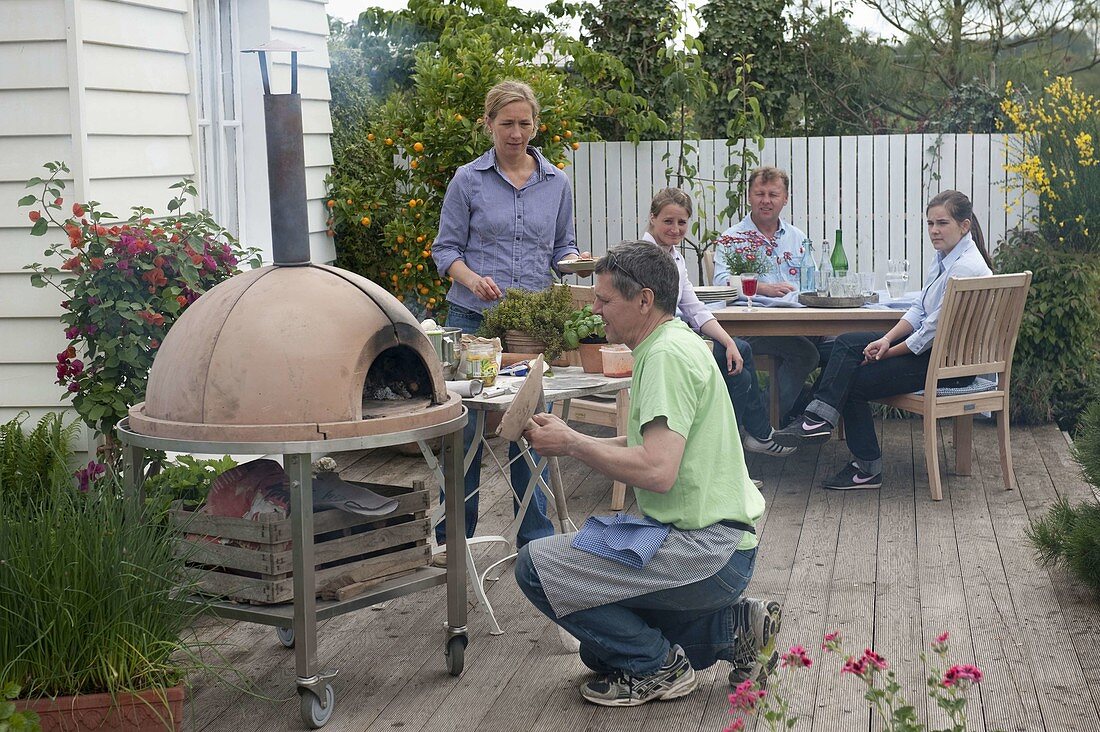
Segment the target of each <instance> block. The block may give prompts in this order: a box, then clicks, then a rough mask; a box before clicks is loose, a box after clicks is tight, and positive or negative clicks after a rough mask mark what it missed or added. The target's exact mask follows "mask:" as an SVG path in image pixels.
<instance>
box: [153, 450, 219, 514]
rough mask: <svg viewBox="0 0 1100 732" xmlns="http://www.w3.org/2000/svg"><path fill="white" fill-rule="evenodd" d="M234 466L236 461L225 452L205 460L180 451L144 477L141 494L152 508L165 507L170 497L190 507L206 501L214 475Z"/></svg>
mask: <svg viewBox="0 0 1100 732" xmlns="http://www.w3.org/2000/svg"><path fill="white" fill-rule="evenodd" d="M235 467H237V461H236V460H234V459H233V458H231V457H229V456H228V455H223V456H222V457H220V458H210V459H207V460H200V459H199V458H196V457H194V456H192V455H180V456H179V457H177V458H176V459H175V460H173V461H172V462H169V463H166V464H164V465H162V466H161V468H160V472H158V473H156V474H155V475H152V476H150V477H149V478H147V479H146V480H145V484H144V489H145V495H146V496H147V497H148V501H149V502H150V503H151V504H152V506H153V510H154V511H163V510H167V509H168V507H169V506H170V505H171V503H172V501H183V502H184V503H186V504H188V506H190V507H192V508H194V507H197V506H198V505H199V504H202V503H204V502H205V501H206V494H207V493H209V492H210V486H211V484H213V482H214V479H215V478H217V477H218V476H219V475H221V474H222V473H224V472H225V471H227V470H229V469H230V468H235Z"/></svg>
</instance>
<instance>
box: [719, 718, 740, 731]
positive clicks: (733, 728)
mask: <svg viewBox="0 0 1100 732" xmlns="http://www.w3.org/2000/svg"><path fill="white" fill-rule="evenodd" d="M743 729H745V719H744V717H738V718H737V719H735V720H733V721H732V722H730V725H729V727H726V728H725V729H724V730H722V732H741V730H743Z"/></svg>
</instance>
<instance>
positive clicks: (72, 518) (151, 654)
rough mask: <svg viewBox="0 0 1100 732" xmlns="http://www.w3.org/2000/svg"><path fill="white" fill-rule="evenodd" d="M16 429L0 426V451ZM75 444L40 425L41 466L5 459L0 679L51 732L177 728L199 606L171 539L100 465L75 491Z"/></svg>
mask: <svg viewBox="0 0 1100 732" xmlns="http://www.w3.org/2000/svg"><path fill="white" fill-rule="evenodd" d="M51 419H53V420H54V421H56V418H51ZM18 431H20V424H19V422H18V420H16V421H13V422H9V423H8V424H6V425H0V444H6V443H7V442H8V439H9V438H13V436H14V434H15V433H16V432H18ZM70 437H71V434H70V433H68V432H67V431H66V430H65V429H61V430H55V429H53V422H51V423H50V424H46V425H44V426H43V425H42V424H40V427H39V428H37V429H35V430H32V431H31V433H30V435H28V440H30V444H31V446H33V447H36V448H40V449H39V450H38V452H39V455H43V456H49V457H48V459H44V460H33V461H28V460H26V459H25V457H21V456H20V454H17V453H15V452H14V451H9V452H3V453H2V454H0V526H3V527H4V529H3V531H0V557H3V558H4V561H2V562H0V627H2V628H3V629H4V631H3V632H2V633H0V679H4V680H5V682H6V684H8V685H10V686H13V687H14V686H17V687H19V688H20V691H19V697H20V698H19V699H18V700H16V701H15V710H16V711H20V712H23V711H30V712H34V713H36V714H37V715H38V717H39V718H40V721H41V724H42V729H43V730H46V732H51V730H66V731H67V732H68V731H70V730H83V729H98V730H123V729H125V730H136V731H140V730H165V729H180V728H181V725H182V715H183V709H182V706H183V687H182V686H181V681H182V679H183V677H184V676H185V674H186V673H187V672H188V671H189V670H190V669H189V668H188V667H189V666H191V665H194V664H191V663H190V662H189V661H188V660H187V659H188V658H193V657H194V655H193V654H190V653H189V642H188V641H187V640H186V639H185V636H184V633H185V632H186V630H187V628H188V627H189V626H190V624H191V622H192V620H193V619H194V617H195V614H196V612H197V611H198V609H197V608H196V607H195V606H192V605H190V604H189V603H187V602H186V601H185V597H184V596H185V591H184V589H181V581H182V577H183V573H182V570H183V558H182V557H180V556H178V555H177V552H176V551H175V537H174V534H173V532H172V531H171V530H170V529H169V528H168V527H166V526H165V525H164V523H163V522H159V521H157V520H156V517H154V516H150V515H148V514H145V513H143V511H142V507H141V506H140V505H138V503H137V502H136V501H133V500H130V499H129V498H128V497H126V496H125V495H123V492H122V491H121V489H120V487H119V485H118V482H117V479H116V478H115V477H113V474H112V472H111V471H106V470H104V468H103V466H101V465H99V464H98V463H94V462H93V463H90V464H89V465H88V466H87V467H84V468H82V469H81V470H79V471H77V477H78V478H79V481H80V485H81V486H83V489H81V488H78V487H77V483H76V481H74V477H73V472H72V467H71V465H69V461H70V460H71V459H72V453H71V452H70V451H69V439H70ZM14 439H19V438H14ZM28 485H34V486H35V487H36V490H35V491H34V492H30V491H28V490H26V487H27V486H28Z"/></svg>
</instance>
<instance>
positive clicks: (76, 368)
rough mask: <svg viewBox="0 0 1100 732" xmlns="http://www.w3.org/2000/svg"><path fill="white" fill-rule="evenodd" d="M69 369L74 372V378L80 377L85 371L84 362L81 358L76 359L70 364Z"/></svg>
mask: <svg viewBox="0 0 1100 732" xmlns="http://www.w3.org/2000/svg"><path fill="white" fill-rule="evenodd" d="M69 369H70V370H71V371H72V374H73V376H79V375H80V374H81V372H82V371H84V362H83V361H81V360H80V359H79V358H74V359H73V361H72V363H70V364H69Z"/></svg>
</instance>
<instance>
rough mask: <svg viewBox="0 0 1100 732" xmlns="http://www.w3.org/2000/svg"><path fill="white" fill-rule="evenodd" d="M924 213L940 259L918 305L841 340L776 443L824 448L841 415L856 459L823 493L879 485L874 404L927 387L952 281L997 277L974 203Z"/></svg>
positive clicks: (948, 195)
mask: <svg viewBox="0 0 1100 732" xmlns="http://www.w3.org/2000/svg"><path fill="white" fill-rule="evenodd" d="M925 212H926V214H927V219H928V221H927V223H928V238H929V239H931V240H932V247H933V248H934V249H935V250H936V256H935V258H934V259H933V261H932V266H931V267H930V268H929V270H928V274H927V275H926V276H925V282H927V284H926V285H925V286H924V290H923V291H922V292H921V295H920V298H919V299H918V300H917V302H916V303H914V305H913V306H912V307H911V308H909V310H908V311H907V312H906V313H905V315H904V316H903V317H902V319H901V320H900V321H898V324H897V325H895V326H894V327H893V328H891V329H890V330H889V331H888V332H886V333H882V332H870V333H863V332H861V333H845V334H844V335H842V336H840V337H839V338H837V339H836V340H835V341H834V342H833V343H832V344H831V345H832V347H831V351H830V352H829V355H828V361H827V362H826V364H825V366H824V370H823V371H822V374H821V378H820V379H819V381H818V384H817V388H816V389H815V391H814V395H813V400H812V401H811V402H810V403H809V404H808V405H807V406H806V410H805V411H804V412H803V414H802V416H801V417H799V418H797V419H795V420H794V421H793V422H791V424H790V425H788V426H787V427H785V428H784V429H782V430H779V431H778V432H776V433H775V435H774V437H773V439H774V440H775V441H776V442H777V443H779V444H780V445H787V446H791V447H794V446H797V445H801V444H804V443H811V444H812V443H819V442H825V441H826V440H828V439H829V435H830V434H831V433H832V430H833V428H834V427H835V426H836V424H837V422H838V421H839V419H840V417H842V416H843V417H844V431H845V434H846V437H847V441H848V449H849V450H850V451H851V453H852V457H853V458H854V459H853V460H852V461H851V462H850V463H849V464H848V465H846V466H845V467H844V468H843V469H842V470H841V471H840V472H839V473H837V474H836V475H834V476H833V477H832V478H829V479H828V480H826V481H825V483H824V485H825V487H826V488H832V489H835V490H858V489H863V488H878V487H880V486H881V485H882V452H881V450H880V449H879V444H878V437H877V435H876V434H875V425H874V421H873V419H872V416H871V405H870V403H869V402H870V401H871V400H873V399H878V398H880V397H886V396H894V395H896V394H907V393H909V392H912V391H917V390H919V389H923V388H924V382H925V378H926V376H927V375H928V361H929V357H930V356H931V354H932V340H933V339H934V338H935V337H936V326H937V323H938V321H939V315H940V306H941V305H942V304H943V296H944V293H945V292H946V290H947V281H948V279H949V278H950V277H986V276H989V275H991V274H993V262H992V260H990V258H989V254H988V253H987V252H986V248H985V238H984V237H983V236H982V230H981V227H980V226H978V222H977V219H975V217H974V206H973V204H972V203H971V202H970V199H969V198H967V197H966V196H965V195H964V194H962V193H959V192H958V191H944V192H943V193H940V194H938V195H937V196H935V197H934V198H932V200H931V201H929V202H928V207H927V208H926V209H925ZM971 381H973V377H969V376H968V377H964V378H961V379H950V380H944V381H941V382H940V386H942V387H952V386H965V385H967V384H968V383H970V382H971Z"/></svg>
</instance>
